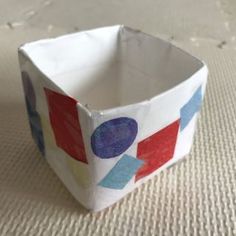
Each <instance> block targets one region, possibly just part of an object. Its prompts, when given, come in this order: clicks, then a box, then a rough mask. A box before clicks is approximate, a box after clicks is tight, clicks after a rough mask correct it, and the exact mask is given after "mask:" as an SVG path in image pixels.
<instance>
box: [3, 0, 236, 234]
mask: <svg viewBox="0 0 236 236" xmlns="http://www.w3.org/2000/svg"><path fill="white" fill-rule="evenodd" d="M112 24H125V25H128V26H131V27H134V28H138V29H141V30H142V31H145V32H147V33H150V34H152V35H156V36H159V37H161V38H164V39H167V40H169V41H172V42H173V43H174V44H176V45H178V46H179V47H181V48H183V49H185V50H187V51H189V52H190V53H193V54H194V55H196V56H198V57H200V58H202V59H203V60H204V61H205V62H206V63H207V65H208V67H209V70H210V76H209V82H208V87H207V94H206V97H205V100H204V106H203V108H202V112H201V116H200V119H199V123H198V128H197V133H196V136H195V140H194V146H193V149H192V151H191V154H190V155H189V156H188V158H187V159H186V160H185V161H183V162H181V163H179V164H178V165H175V166H174V167H173V168H170V169H168V170H165V171H163V172H162V173H161V174H159V175H158V176H156V177H154V178H153V179H152V180H150V181H148V182H147V183H146V184H144V185H142V186H141V187H139V188H138V189H136V190H135V191H134V192H132V193H131V194H129V195H128V196H127V197H125V198H124V199H123V200H122V201H120V202H119V203H117V204H115V205H114V206H112V207H110V208H108V209H106V210H104V211H102V212H100V213H96V214H95V213H94V214H92V213H89V212H87V211H86V210H85V209H84V208H83V207H82V206H80V205H79V203H77V202H76V200H75V199H74V198H73V197H72V196H71V194H70V193H69V192H68V191H67V190H66V188H65V187H64V186H63V184H62V183H61V182H60V180H59V179H58V178H57V176H56V175H55V174H54V173H53V171H52V170H51V169H50V167H49V165H48V164H47V163H46V161H45V159H43V158H41V156H40V154H39V152H38V151H37V149H36V146H35V144H34V143H33V141H32V139H31V136H30V130H29V127H28V123H27V116H26V110H25V105H24V99H23V93H22V85H21V80H20V73H19V68H18V60H17V47H18V46H19V45H20V44H22V43H25V42H29V41H32V40H36V39H41V38H47V37H53V36H57V35H61V34H65V33H69V32H74V31H79V30H84V29H89V28H94V27H98V26H105V25H112ZM235 65H236V1H235V0H219V1H215V0H198V1H195V0H172V1H171V0H166V1H160V0H158V1H157V0H146V1H141V0H123V1H114V0H110V1H105V0H97V1H76V0H67V1H65V0H57V1H56V0H48V1H47V0H35V1H30V0H24V1H18V0H8V1H4V0H0V82H1V84H0V235H87V236H90V235H112V236H113V235H122V236H125V235H135V236H136V235H148V236H149V235H236V141H235V140H236V112H235V110H236V92H235V91H236V66H235Z"/></svg>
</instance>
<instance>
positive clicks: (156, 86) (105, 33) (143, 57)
mask: <svg viewBox="0 0 236 236" xmlns="http://www.w3.org/2000/svg"><path fill="white" fill-rule="evenodd" d="M19 59H20V66H21V71H22V80H23V87H24V92H25V100H26V105H27V111H28V116H29V123H30V127H31V132H32V136H33V138H34V140H35V142H36V144H37V146H38V148H39V150H40V152H41V153H42V156H44V158H45V159H46V160H47V161H48V162H49V164H50V166H51V167H52V169H53V170H54V171H55V172H56V174H57V175H58V176H59V178H60V179H61V180H62V181H63V183H64V184H65V185H66V187H67V188H68V189H69V191H70V192H71V193H72V194H73V196H74V197H75V198H76V199H77V200H78V201H79V202H80V203H81V204H82V205H84V206H85V207H86V208H88V209H90V210H93V211H99V210H102V209H104V208H106V207H108V206H110V205H112V204H113V203H115V202H117V201H118V200H119V199H121V198H122V197H124V196H125V195H126V194H127V193H129V192H130V191H132V190H133V189H134V188H136V187H137V186H139V185H140V184H142V183H144V182H146V181H147V180H148V179H150V178H151V177H153V176H154V175H156V174H158V173H159V172H160V171H161V170H163V169H165V168H167V167H168V166H170V165H172V164H173V163H175V162H176V161H178V160H180V159H181V158H183V157H184V156H186V155H187V154H188V153H189V151H190V149H191V145H192V142H193V135H194V131H195V128H196V120H197V116H198V113H199V109H200V106H201V103H202V99H203V95H204V92H205V86H206V81H207V74H208V70H207V67H206V66H205V65H204V63H203V62H202V61H200V60H199V59H197V58H195V57H193V56H191V55H190V54H188V53H186V52H184V51H183V50H181V49H179V48H177V47H175V46H173V45H171V44H170V43H168V42H165V41H163V40H161V39H158V38H156V37H153V36H150V35H147V34H145V33H142V32H140V31H137V30H133V29H130V28H128V27H124V26H112V27H105V28H99V29H95V30H89V31H84V32H79V33H75V34H69V35H66V36H62V37H59V38H55V39H46V40H40V41H37V42H33V43H27V44H25V45H23V46H22V47H20V49H19ZM186 181H187V180H186ZM130 204H132V202H131V203H130Z"/></svg>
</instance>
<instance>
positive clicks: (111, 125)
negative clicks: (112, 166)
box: [91, 117, 138, 159]
mask: <svg viewBox="0 0 236 236" xmlns="http://www.w3.org/2000/svg"><path fill="white" fill-rule="evenodd" d="M137 133H138V124H137V122H136V121H135V120H134V119H131V118H127V117H120V118H116V119H113V120H109V121H106V122H104V123H102V124H101V125H100V126H98V127H97V128H96V129H95V131H94V132H93V134H92V137H91V146H92V150H93V152H94V154H95V155H97V156H98V157H100V158H102V159H108V158H112V157H116V156H119V155H120V154H121V153H123V152H124V151H126V150H127V149H128V148H129V147H130V146H131V144H132V143H133V142H134V140H135V138H136V135H137Z"/></svg>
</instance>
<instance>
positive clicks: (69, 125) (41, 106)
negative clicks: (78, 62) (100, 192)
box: [19, 52, 92, 208]
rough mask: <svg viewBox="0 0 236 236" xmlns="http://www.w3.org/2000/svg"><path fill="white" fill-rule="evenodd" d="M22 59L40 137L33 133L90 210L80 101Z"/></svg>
mask: <svg viewBox="0 0 236 236" xmlns="http://www.w3.org/2000/svg"><path fill="white" fill-rule="evenodd" d="M19 60H20V65H21V71H22V74H23V80H27V83H26V82H24V81H23V84H24V90H25V95H26V104H27V110H28V114H29V120H30V126H31V129H32V126H33V129H35V126H36V124H37V127H36V128H37V130H36V131H37V133H36V134H37V136H36V135H35V134H34V133H35V132H36V131H34V130H33V131H32V135H33V137H34V136H36V138H37V139H36V144H37V145H38V147H39V149H40V151H41V153H42V154H43V155H44V156H45V158H46V160H47V161H48V163H49V164H50V166H51V167H52V169H53V170H54V171H55V172H56V174H57V175H58V177H59V178H60V179H61V180H62V182H63V183H64V184H65V185H66V187H67V188H68V189H69V191H70V192H71V193H72V195H73V196H74V197H75V198H76V199H77V200H78V201H79V202H80V203H81V204H82V205H84V206H85V207H86V208H91V202H92V201H91V200H90V197H91V196H92V194H91V189H92V188H91V182H92V180H91V178H92V177H91V176H90V173H91V170H90V165H88V159H87V156H86V151H85V146H84V140H83V138H84V137H83V134H82V131H81V126H80V118H79V113H78V109H77V102H76V101H74V99H72V98H70V97H68V96H67V95H66V94H64V93H63V92H62V91H61V90H60V89H59V88H58V87H56V86H55V85H54V84H53V83H51V81H50V80H48V79H47V78H46V77H45V76H44V75H43V74H42V73H40V71H39V70H38V69H37V68H36V67H35V66H34V65H33V64H32V63H31V61H30V60H28V58H27V57H25V55H23V54H22V53H21V52H20V53H19ZM24 78H26V79H24ZM25 84H26V85H25ZM29 106H30V108H28V107H29ZM32 114H33V115H32ZM36 114H37V119H38V120H36V118H35V116H36ZM32 116H33V118H32ZM31 119H33V121H31ZM35 120H36V121H37V122H38V123H39V120H40V127H39V125H38V123H36V121H35ZM32 123H33V124H32ZM39 128H40V131H41V133H40V134H41V136H40V137H38V136H39V134H38V133H39V131H38V130H39ZM63 132H64V133H63ZM63 134H64V135H63ZM34 139H35V137H34ZM38 140H40V141H41V140H43V149H42V148H41V146H39V144H40V145H41V143H42V141H41V143H40V141H38Z"/></svg>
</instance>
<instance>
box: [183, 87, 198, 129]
mask: <svg viewBox="0 0 236 236" xmlns="http://www.w3.org/2000/svg"><path fill="white" fill-rule="evenodd" d="M201 103H202V86H200V87H199V88H198V89H197V91H196V92H195V93H194V94H193V96H192V97H191V98H190V100H189V101H188V102H187V103H186V104H185V105H184V106H183V107H182V108H181V110H180V119H181V121H180V130H181V131H182V130H183V129H184V128H185V127H186V126H187V125H188V123H189V122H190V121H191V119H192V118H193V116H194V115H195V113H197V112H198V111H199V110H200V107H201Z"/></svg>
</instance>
